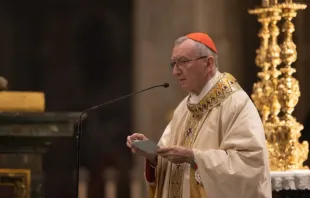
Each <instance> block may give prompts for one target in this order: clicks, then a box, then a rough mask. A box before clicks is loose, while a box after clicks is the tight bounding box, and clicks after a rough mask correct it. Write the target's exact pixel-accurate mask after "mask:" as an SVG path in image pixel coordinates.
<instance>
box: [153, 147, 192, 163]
mask: <svg viewBox="0 0 310 198" xmlns="http://www.w3.org/2000/svg"><path fill="white" fill-rule="evenodd" d="M157 154H158V155H159V156H161V157H163V158H166V159H167V160H169V161H170V162H172V163H175V164H181V163H192V162H193V161H194V153H193V150H192V149H190V148H185V147H182V146H172V147H163V148H160V149H158V150H157Z"/></svg>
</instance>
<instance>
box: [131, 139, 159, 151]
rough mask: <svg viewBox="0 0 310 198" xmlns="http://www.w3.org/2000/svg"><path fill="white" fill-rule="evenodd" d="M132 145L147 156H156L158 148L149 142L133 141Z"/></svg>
mask: <svg viewBox="0 0 310 198" xmlns="http://www.w3.org/2000/svg"><path fill="white" fill-rule="evenodd" d="M132 145H133V146H134V147H136V148H138V149H140V150H141V151H144V152H145V153H147V154H156V150H157V149H159V146H158V145H157V144H155V143H154V142H152V141H151V140H135V141H133V143H132Z"/></svg>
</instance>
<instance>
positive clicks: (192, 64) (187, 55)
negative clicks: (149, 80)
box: [171, 39, 208, 94]
mask: <svg viewBox="0 0 310 198" xmlns="http://www.w3.org/2000/svg"><path fill="white" fill-rule="evenodd" d="M196 50H197V49H196V47H195V42H194V41H192V40H190V39H187V40H185V41H184V42H182V43H181V44H180V45H177V46H175V47H174V48H173V51H172V56H171V62H175V63H176V64H175V65H174V67H173V71H172V74H173V75H174V76H175V77H176V79H177V80H178V82H179V84H180V86H181V88H182V89H183V90H185V91H187V92H191V93H195V94H199V93H200V91H201V90H202V88H203V87H204V86H205V84H206V83H207V80H208V67H207V61H206V59H207V58H206V57H205V58H200V57H199V56H197V51H196ZM197 58H200V59H197ZM193 59H196V60H193Z"/></svg>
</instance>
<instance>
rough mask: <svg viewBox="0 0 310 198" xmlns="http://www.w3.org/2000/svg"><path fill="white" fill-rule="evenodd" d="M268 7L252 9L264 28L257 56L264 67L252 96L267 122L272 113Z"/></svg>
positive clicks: (258, 61)
mask: <svg viewBox="0 0 310 198" xmlns="http://www.w3.org/2000/svg"><path fill="white" fill-rule="evenodd" d="M268 12H269V9H268V8H257V9H253V10H250V11H249V13H250V14H255V15H257V16H258V22H260V23H261V24H262V28H261V29H260V31H259V33H258V37H260V47H259V48H258V49H257V50H256V58H255V63H256V65H257V66H258V67H260V68H261V69H262V71H261V72H259V73H258V75H257V76H258V77H259V78H260V81H259V82H257V83H255V84H254V87H253V94H252V98H253V101H254V103H255V105H256V107H257V109H258V111H259V112H260V114H261V117H262V120H263V122H265V121H266V120H267V118H268V116H269V114H270V108H269V105H268V104H269V101H267V100H268V99H269V96H270V94H271V89H270V88H271V86H270V83H269V82H270V81H269V78H270V74H269V72H268V70H269V67H270V63H269V61H266V60H267V50H268V43H269V37H270V34H269V24H270V18H269V15H268Z"/></svg>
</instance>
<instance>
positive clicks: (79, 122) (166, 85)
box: [75, 83, 169, 198]
mask: <svg viewBox="0 0 310 198" xmlns="http://www.w3.org/2000/svg"><path fill="white" fill-rule="evenodd" d="M157 87H164V88H168V87H169V84H168V83H164V84H160V85H155V86H152V87H149V88H146V89H142V90H141V91H138V92H133V93H130V94H127V95H125V96H122V97H119V98H115V99H113V100H110V101H108V102H105V103H102V104H99V105H96V106H93V107H91V108H88V109H85V110H84V111H82V113H81V114H80V117H79V121H78V127H77V135H76V151H77V154H76V189H75V190H76V198H78V197H79V170H80V135H81V133H82V116H83V115H84V114H85V113H87V112H88V111H92V110H96V109H99V108H101V107H103V106H105V105H109V104H111V103H114V102H117V101H119V100H123V99H125V98H129V97H131V96H133V95H136V94H139V93H141V92H144V91H147V90H150V89H154V88H157Z"/></svg>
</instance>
